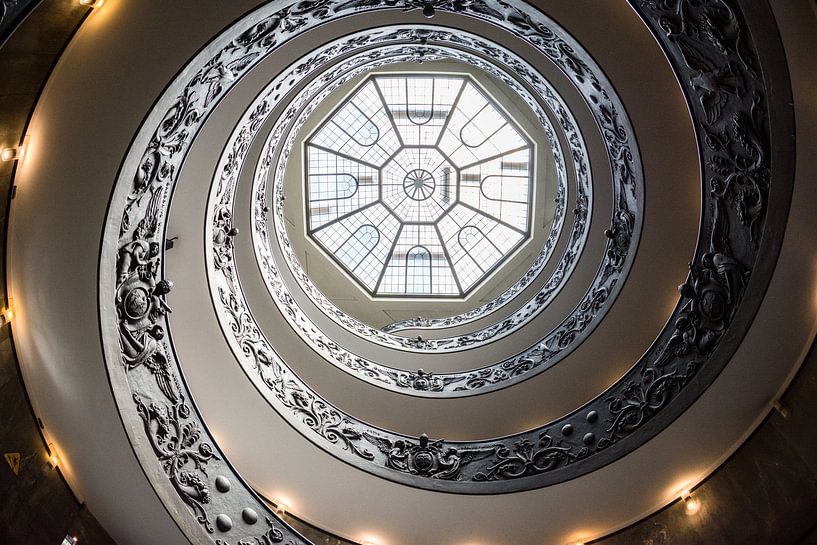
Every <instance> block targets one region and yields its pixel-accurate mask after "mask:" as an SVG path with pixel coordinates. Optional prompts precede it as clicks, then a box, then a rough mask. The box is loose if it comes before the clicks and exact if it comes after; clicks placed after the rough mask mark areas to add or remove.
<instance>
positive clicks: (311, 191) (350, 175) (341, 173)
mask: <svg viewBox="0 0 817 545" xmlns="http://www.w3.org/2000/svg"><path fill="white" fill-rule="evenodd" d="M307 158H308V161H309V165H308V175H307V191H308V199H309V214H308V217H309V227H310V229H312V230H314V229H317V228H319V227H320V226H322V225H324V224H326V223H327V222H330V221H332V220H335V219H337V218H339V217H341V216H344V215H346V214H350V213H352V212H354V211H355V210H358V209H359V208H361V207H363V206H366V205H368V204H371V203H374V202H377V200H378V198H379V196H378V195H379V191H380V189H379V174H378V171H377V170H376V169H373V168H371V167H369V166H366V165H364V164H363V163H359V162H357V161H354V160H352V159H349V158H346V157H343V156H340V155H337V154H335V153H331V152H328V151H324V150H322V149H320V148H315V147H314V146H309V147H308V148H307Z"/></svg>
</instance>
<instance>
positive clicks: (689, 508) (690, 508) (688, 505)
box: [681, 490, 701, 515]
mask: <svg viewBox="0 0 817 545" xmlns="http://www.w3.org/2000/svg"><path fill="white" fill-rule="evenodd" d="M681 498H682V499H683V500H684V510H685V511H686V514H687V515H694V514H695V513H697V512H698V511H699V510H700V509H701V501H700V500H699V499H698V498H695V497H693V496H692V493H691V492H690V491H689V490H684V492H683V494H681Z"/></svg>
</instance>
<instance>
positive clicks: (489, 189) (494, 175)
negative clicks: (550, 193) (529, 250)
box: [460, 148, 530, 231]
mask: <svg viewBox="0 0 817 545" xmlns="http://www.w3.org/2000/svg"><path fill="white" fill-rule="evenodd" d="M529 199H530V150H529V149H527V148H525V149H524V150H521V151H518V152H514V153H508V154H506V155H502V156H500V157H497V158H495V159H490V160H488V161H485V162H483V163H478V164H476V165H474V166H473V167H470V168H467V169H465V170H463V171H462V172H461V173H460V202H463V203H467V204H470V205H471V206H472V207H474V208H477V209H479V210H482V211H483V212H485V213H486V214H488V215H489V216H493V217H494V218H496V219H498V220H500V221H502V222H504V223H507V224H509V225H511V226H513V227H515V228H517V229H519V230H520V231H525V230H526V229H527V228H528V213H529V212H528V200H529Z"/></svg>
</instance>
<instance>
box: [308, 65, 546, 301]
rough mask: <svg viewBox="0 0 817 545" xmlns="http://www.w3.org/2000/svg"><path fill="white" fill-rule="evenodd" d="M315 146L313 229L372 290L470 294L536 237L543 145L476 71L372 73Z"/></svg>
mask: <svg viewBox="0 0 817 545" xmlns="http://www.w3.org/2000/svg"><path fill="white" fill-rule="evenodd" d="M306 153H307V176H306V178H307V184H306V185H307V213H308V223H309V227H310V234H311V236H312V238H313V239H314V240H315V242H317V243H318V244H319V245H320V246H321V247H322V248H323V249H324V250H326V252H327V253H328V254H329V255H330V256H331V257H332V258H333V259H334V260H335V261H336V262H337V263H338V265H339V266H340V267H342V268H343V269H344V270H345V271H346V272H347V273H348V274H350V275H351V276H352V277H353V278H355V279H356V280H357V281H358V282H359V283H360V284H361V285H362V286H363V287H364V288H365V289H366V290H368V291H369V292H370V293H371V294H373V295H385V296H420V297H439V296H443V297H461V296H464V295H465V294H466V293H467V292H468V291H470V290H471V289H473V288H474V287H475V286H477V285H478V284H479V283H480V282H482V281H483V280H484V279H485V278H486V277H487V276H488V275H490V274H491V273H492V272H493V271H494V270H495V269H496V268H497V267H498V266H500V265H501V264H502V262H503V260H505V259H507V258H508V257H509V256H510V255H511V254H512V253H513V252H514V250H516V249H517V248H518V247H519V245H520V244H522V242H524V241H525V240H526V239H527V238H528V237H529V236H530V225H531V218H530V215H531V199H532V195H531V188H532V178H531V176H532V171H533V165H532V164H531V160H532V157H533V153H532V145H531V143H530V142H529V141H528V140H527V139H526V138H525V137H524V136H523V133H522V132H521V131H520V130H519V128H518V127H517V126H516V124H515V122H514V121H513V120H512V119H511V118H510V117H508V116H507V114H505V113H504V112H503V110H502V109H501V108H500V107H499V106H498V105H497V104H496V103H495V102H494V101H493V100H492V99H490V98H489V97H488V96H487V95H486V94H485V93H484V92H483V91H482V90H481V89H480V88H479V87H477V86H476V85H475V84H474V83H473V82H472V81H471V79H470V78H469V77H468V76H460V75H446V74H384V75H378V76H374V77H370V78H369V79H367V80H365V81H364V82H363V83H362V84H361V86H360V87H359V88H358V90H357V91H355V92H354V93H353V94H352V95H351V97H350V98H349V99H347V100H346V101H344V102H343V103H341V104H340V105H339V106H338V107H337V108H336V109H335V110H334V112H333V113H332V114H330V115H329V117H328V118H327V119H326V121H324V123H323V125H321V127H320V129H319V130H318V131H316V132H315V134H314V135H313V136H312V137H311V138H310V139H309V140H308V141H307V147H306Z"/></svg>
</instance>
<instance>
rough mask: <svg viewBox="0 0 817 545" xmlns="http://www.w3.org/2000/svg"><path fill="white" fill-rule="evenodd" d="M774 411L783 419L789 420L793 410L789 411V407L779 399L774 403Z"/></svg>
mask: <svg viewBox="0 0 817 545" xmlns="http://www.w3.org/2000/svg"><path fill="white" fill-rule="evenodd" d="M774 410H775V411H777V412H778V413H780V416H782V417H783V418H788V417H790V416H791V409H789V407H788V405H785V404H784V403H783V402H782V401H780V400H779V399H778V400H776V401H775V402H774Z"/></svg>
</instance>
